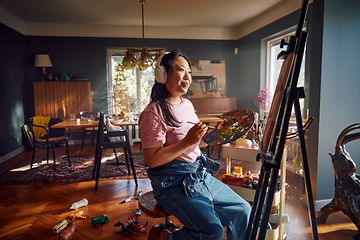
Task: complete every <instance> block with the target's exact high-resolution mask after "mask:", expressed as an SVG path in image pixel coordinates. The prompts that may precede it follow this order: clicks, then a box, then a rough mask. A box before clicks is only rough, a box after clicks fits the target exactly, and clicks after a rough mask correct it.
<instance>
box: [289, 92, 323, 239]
mask: <svg viewBox="0 0 360 240" xmlns="http://www.w3.org/2000/svg"><path fill="white" fill-rule="evenodd" d="M294 110H295V116H296V125H297V129H298V131H299V142H300V147H301V155H302V160H303V169H304V181H305V189H306V195H307V200H308V207H309V218H310V224H311V228H312V234H313V239H314V240H317V239H318V238H319V236H318V231H317V224H316V217H315V207H314V198H313V194H312V187H311V179H310V170H309V162H308V158H307V153H306V145H305V137H304V129H303V124H302V117H301V111H300V103H299V99H298V98H296V99H295V101H294Z"/></svg>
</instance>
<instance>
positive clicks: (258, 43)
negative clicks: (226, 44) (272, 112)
mask: <svg viewBox="0 0 360 240" xmlns="http://www.w3.org/2000/svg"><path fill="white" fill-rule="evenodd" d="M298 15H299V12H295V13H292V14H290V15H288V16H286V17H284V18H281V19H279V20H278V21H275V22H273V23H271V24H269V25H267V26H265V27H263V28H261V29H259V30H257V31H256V32H254V33H251V34H250V35H248V36H245V37H243V38H241V39H240V40H239V41H237V43H236V47H238V49H239V50H238V52H239V53H238V55H237V56H235V57H234V58H233V60H234V64H235V68H234V71H235V76H236V78H232V79H231V80H230V82H229V84H228V91H229V94H230V95H232V96H236V97H237V103H238V106H239V107H240V108H251V109H253V110H256V111H258V110H257V107H256V106H255V104H254V96H255V95H256V93H257V92H258V91H259V90H260V77H261V75H262V74H264V73H263V72H262V71H265V67H264V66H263V63H262V62H261V60H262V59H264V51H262V50H263V49H264V46H265V43H264V39H265V38H268V37H269V36H272V35H274V34H277V33H279V32H282V31H284V30H286V29H288V28H291V27H294V26H295V25H296V24H297V22H298V17H299V16H298Z"/></svg>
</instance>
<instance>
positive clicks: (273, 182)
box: [258, 157, 282, 239]
mask: <svg viewBox="0 0 360 240" xmlns="http://www.w3.org/2000/svg"><path fill="white" fill-rule="evenodd" d="M281 158H282V157H280V158H279V159H278V161H277V162H278V165H277V166H276V167H274V168H273V169H272V172H271V177H270V185H269V188H268V192H267V195H266V199H265V202H266V204H265V210H264V212H263V216H262V218H261V223H260V230H259V237H258V239H265V235H266V229H267V226H268V222H269V217H270V212H271V207H272V203H273V199H274V194H275V191H276V189H275V188H276V183H277V179H278V176H279V169H280V166H281V164H280V163H281Z"/></svg>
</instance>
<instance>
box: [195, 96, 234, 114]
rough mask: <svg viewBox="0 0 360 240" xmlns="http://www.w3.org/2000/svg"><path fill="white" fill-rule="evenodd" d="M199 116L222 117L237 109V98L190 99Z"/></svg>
mask: <svg viewBox="0 0 360 240" xmlns="http://www.w3.org/2000/svg"><path fill="white" fill-rule="evenodd" d="M189 100H190V101H191V102H192V104H193V105H194V108H195V110H196V113H197V114H198V115H206V114H210V115H216V114H218V115H221V114H223V113H225V112H228V111H231V110H235V109H236V108H237V105H236V98H229V97H224V98H190V99H189Z"/></svg>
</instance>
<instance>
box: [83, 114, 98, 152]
mask: <svg viewBox="0 0 360 240" xmlns="http://www.w3.org/2000/svg"><path fill="white" fill-rule="evenodd" d="M80 118H81V119H82V120H83V121H93V120H96V119H97V118H98V114H97V113H94V112H88V111H81V112H80ZM97 131H98V127H87V128H84V129H83V131H82V137H81V151H82V150H83V148H84V144H85V137H86V136H89V137H90V143H91V146H92V147H93V146H94V139H95V134H96V132H97Z"/></svg>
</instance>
